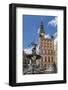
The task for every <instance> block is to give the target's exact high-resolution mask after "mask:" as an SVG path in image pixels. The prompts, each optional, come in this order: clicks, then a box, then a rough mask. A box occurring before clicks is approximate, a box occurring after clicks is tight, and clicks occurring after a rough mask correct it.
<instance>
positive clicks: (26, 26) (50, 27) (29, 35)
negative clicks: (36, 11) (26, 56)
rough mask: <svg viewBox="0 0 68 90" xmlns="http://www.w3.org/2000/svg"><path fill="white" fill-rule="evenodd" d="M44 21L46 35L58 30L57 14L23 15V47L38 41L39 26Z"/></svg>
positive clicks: (53, 33) (48, 35) (51, 34)
mask: <svg viewBox="0 0 68 90" xmlns="http://www.w3.org/2000/svg"><path fill="white" fill-rule="evenodd" d="M41 21H43V25H44V31H45V36H47V37H50V36H53V35H55V33H56V32H57V17H56V16H36V15H23V16H22V24H23V28H22V33H23V35H22V36H23V38H24V39H23V48H29V47H31V45H30V44H31V42H33V41H34V42H36V43H37V42H38V38H39V28H40V24H41Z"/></svg>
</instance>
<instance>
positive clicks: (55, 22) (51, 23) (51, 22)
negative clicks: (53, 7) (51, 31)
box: [48, 17, 57, 27]
mask: <svg viewBox="0 0 68 90" xmlns="http://www.w3.org/2000/svg"><path fill="white" fill-rule="evenodd" d="M48 25H51V26H53V27H56V26H57V17H55V18H54V19H52V20H51V21H49V22H48Z"/></svg>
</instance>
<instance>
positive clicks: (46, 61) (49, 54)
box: [39, 22, 55, 69]
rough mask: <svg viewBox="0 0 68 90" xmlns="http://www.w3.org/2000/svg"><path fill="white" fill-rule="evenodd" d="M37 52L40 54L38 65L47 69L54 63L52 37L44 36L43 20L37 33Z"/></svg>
mask: <svg viewBox="0 0 68 90" xmlns="http://www.w3.org/2000/svg"><path fill="white" fill-rule="evenodd" d="M39 51H40V52H39V54H40V55H41V57H42V58H41V60H40V67H41V68H43V69H47V68H49V67H51V66H52V65H53V64H54V63H55V50H54V38H53V37H52V38H45V31H44V25H43V22H41V25H40V33H39Z"/></svg>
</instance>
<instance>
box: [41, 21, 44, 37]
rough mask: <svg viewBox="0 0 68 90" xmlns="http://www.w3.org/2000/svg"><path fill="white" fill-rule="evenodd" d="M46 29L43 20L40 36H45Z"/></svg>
mask: <svg viewBox="0 0 68 90" xmlns="http://www.w3.org/2000/svg"><path fill="white" fill-rule="evenodd" d="M44 34H45V31H44V25H43V21H41V25H40V37H44Z"/></svg>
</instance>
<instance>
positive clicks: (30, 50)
mask: <svg viewBox="0 0 68 90" xmlns="http://www.w3.org/2000/svg"><path fill="white" fill-rule="evenodd" d="M24 52H25V53H26V54H32V47H31V48H25V49H24Z"/></svg>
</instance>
